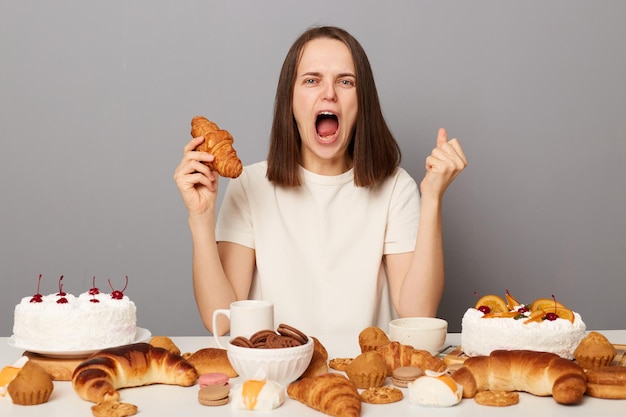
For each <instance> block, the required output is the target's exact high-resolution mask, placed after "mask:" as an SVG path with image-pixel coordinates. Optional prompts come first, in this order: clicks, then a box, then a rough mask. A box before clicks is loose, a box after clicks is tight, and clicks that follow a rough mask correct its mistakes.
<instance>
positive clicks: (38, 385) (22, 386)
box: [7, 361, 54, 405]
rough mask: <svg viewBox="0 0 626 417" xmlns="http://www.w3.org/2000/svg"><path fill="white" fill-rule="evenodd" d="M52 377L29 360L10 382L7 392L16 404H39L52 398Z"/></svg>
mask: <svg viewBox="0 0 626 417" xmlns="http://www.w3.org/2000/svg"><path fill="white" fill-rule="evenodd" d="M53 389H54V384H53V383H52V377H51V376H50V375H49V374H48V373H47V372H46V371H45V370H44V369H43V368H42V367H41V366H39V365H37V364H36V363H35V362H33V361H28V362H26V363H25V364H24V366H23V367H22V369H21V370H20V371H19V372H18V373H17V375H16V376H15V378H14V379H13V381H11V382H10V383H9V386H8V387H7V392H8V393H9V395H10V396H11V400H13V403H14V404H19V405H37V404H43V403H45V402H47V401H48V399H50V394H52V390H53Z"/></svg>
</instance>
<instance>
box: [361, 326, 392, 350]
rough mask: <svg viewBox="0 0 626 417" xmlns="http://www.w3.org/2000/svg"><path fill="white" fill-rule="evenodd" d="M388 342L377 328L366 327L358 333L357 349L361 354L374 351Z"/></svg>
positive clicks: (385, 336) (383, 333)
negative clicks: (359, 349)
mask: <svg viewBox="0 0 626 417" xmlns="http://www.w3.org/2000/svg"><path fill="white" fill-rule="evenodd" d="M389 342H390V340H389V337H388V336H387V334H386V333H385V332H384V331H383V330H382V329H381V328H379V327H376V326H370V327H366V328H365V329H363V330H362V331H361V333H359V347H360V348H361V353H363V352H368V351H370V350H376V348H377V347H379V346H384V345H386V344H388V343H389Z"/></svg>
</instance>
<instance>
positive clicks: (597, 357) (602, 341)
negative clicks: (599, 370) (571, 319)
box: [574, 332, 617, 369]
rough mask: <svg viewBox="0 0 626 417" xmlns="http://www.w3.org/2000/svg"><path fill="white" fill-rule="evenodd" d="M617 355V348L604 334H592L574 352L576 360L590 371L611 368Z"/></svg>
mask: <svg viewBox="0 0 626 417" xmlns="http://www.w3.org/2000/svg"><path fill="white" fill-rule="evenodd" d="M616 354H617V350H616V349H615V346H613V344H611V342H609V340H608V339H607V338H606V337H605V336H604V335H603V334H601V333H598V332H590V333H589V334H588V335H587V336H586V337H585V338H584V339H583V340H582V341H581V342H580V344H579V345H578V347H577V348H576V350H575V351H574V358H575V359H576V362H578V364H579V365H580V366H582V367H583V368H585V369H590V368H594V367H598V366H609V365H610V364H611V362H612V361H613V358H615V355H616Z"/></svg>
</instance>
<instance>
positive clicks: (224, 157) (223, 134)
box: [191, 116, 243, 178]
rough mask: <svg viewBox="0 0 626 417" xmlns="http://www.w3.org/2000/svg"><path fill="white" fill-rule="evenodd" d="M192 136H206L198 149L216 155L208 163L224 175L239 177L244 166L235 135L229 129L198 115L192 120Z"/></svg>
mask: <svg viewBox="0 0 626 417" xmlns="http://www.w3.org/2000/svg"><path fill="white" fill-rule="evenodd" d="M191 136H192V137H194V138H197V137H199V136H204V142H202V143H201V144H200V145H198V147H197V148H196V151H203V152H208V153H210V154H211V155H213V156H214V157H215V159H214V160H213V162H207V163H206V164H207V165H208V166H209V167H210V168H211V169H213V170H215V171H217V172H218V173H219V174H220V175H221V176H222V177H229V178H237V177H238V176H239V175H241V171H242V170H243V166H242V164H241V160H240V159H239V157H238V156H237V152H236V151H235V149H234V148H233V141H234V139H233V137H232V136H231V134H230V133H229V132H228V131H227V130H221V129H220V128H219V127H217V125H216V124H215V123H213V122H211V121H210V120H208V119H207V118H206V117H202V116H196V117H194V118H193V119H192V120H191Z"/></svg>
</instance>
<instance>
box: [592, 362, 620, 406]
mask: <svg viewBox="0 0 626 417" xmlns="http://www.w3.org/2000/svg"><path fill="white" fill-rule="evenodd" d="M587 395H589V396H591V397H596V398H609V399H626V367H624V366H600V367H596V368H591V369H589V370H588V371H587Z"/></svg>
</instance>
